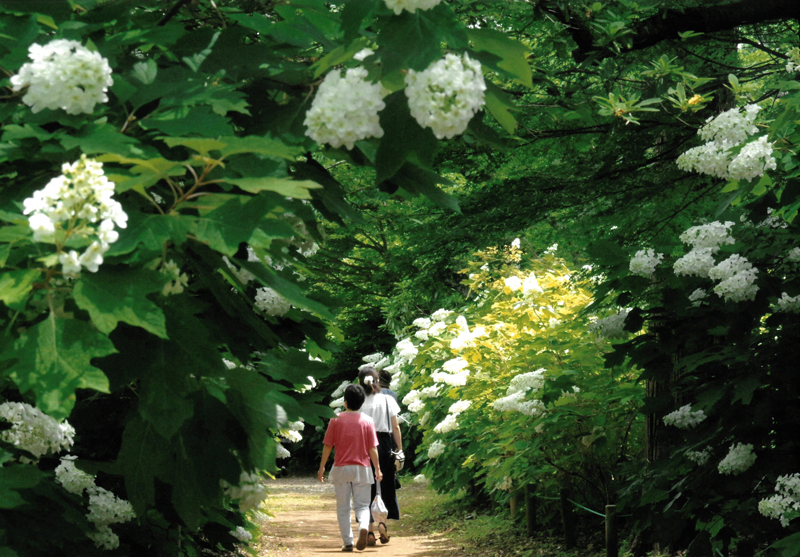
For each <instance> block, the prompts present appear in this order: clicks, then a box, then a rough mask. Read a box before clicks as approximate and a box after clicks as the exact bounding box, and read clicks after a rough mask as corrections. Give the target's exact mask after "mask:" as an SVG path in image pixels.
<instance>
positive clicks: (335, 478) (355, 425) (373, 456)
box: [317, 385, 383, 551]
mask: <svg viewBox="0 0 800 557" xmlns="http://www.w3.org/2000/svg"><path fill="white" fill-rule="evenodd" d="M365 398H366V393H365V392H364V389H363V388H362V387H360V386H359V385H348V386H347V388H346V389H345V391H344V408H345V409H344V411H343V412H341V413H340V414H339V416H338V417H336V418H333V419H332V420H331V421H330V423H328V429H327V431H326V432H325V439H324V440H323V441H322V442H323V448H322V461H321V462H320V465H319V471H318V472H317V479H318V480H319V481H320V482H323V483H324V478H323V477H324V475H325V464H326V463H327V462H328V458H329V457H330V455H331V451H332V450H333V449H334V448H335V449H336V453H335V455H334V459H333V468H332V469H331V473H330V475H329V476H328V479H329V480H330V481H331V482H332V483H333V486H334V489H335V492H336V518H337V519H338V521H339V530H340V532H341V534H342V542H343V545H342V551H353V528H352V526H351V525H350V499H351V498H352V500H353V510H355V513H356V521H358V528H359V533H358V542H356V545H355V547H356V549H358V550H359V551H361V550H363V549H364V548H365V547H366V546H367V542H368V534H369V529H370V519H371V518H372V517H371V516H370V510H369V504H370V501H371V500H372V497H371V496H370V492H371V489H370V488H371V487H372V485H373V484H374V482H375V480H376V479H377V481H381V479H382V478H383V474H382V473H381V462H380V459H379V458H378V450H377V447H378V437H377V435H376V433H375V424H374V423H373V421H372V418H370V417H369V416H368V415H367V414H363V413H361V412H359V409H360V408H361V406H362V404H364V400H365ZM370 460H371V461H372V466H373V468H374V470H375V472H374V475H373V468H370Z"/></svg>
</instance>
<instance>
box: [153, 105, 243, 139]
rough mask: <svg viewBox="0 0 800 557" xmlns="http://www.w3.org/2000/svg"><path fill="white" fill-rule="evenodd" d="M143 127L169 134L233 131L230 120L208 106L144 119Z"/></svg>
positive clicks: (202, 134) (206, 133)
mask: <svg viewBox="0 0 800 557" xmlns="http://www.w3.org/2000/svg"><path fill="white" fill-rule="evenodd" d="M140 125H141V126H142V128H144V129H146V130H157V131H159V132H161V133H166V134H169V135H182V136H186V135H200V136H205V135H215V136H219V135H225V134H229V133H231V132H233V128H232V127H231V124H230V122H228V119H227V118H225V116H221V115H219V114H217V113H215V112H212V111H211V109H210V108H209V107H207V106H198V107H193V108H190V109H188V110H186V109H181V110H180V111H178V112H177V113H175V112H172V113H168V114H162V115H160V116H159V117H156V118H146V119H144V120H142V122H141V124H140Z"/></svg>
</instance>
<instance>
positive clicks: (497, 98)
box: [484, 82, 517, 133]
mask: <svg viewBox="0 0 800 557" xmlns="http://www.w3.org/2000/svg"><path fill="white" fill-rule="evenodd" d="M484 98H485V100H486V109H487V110H488V111H489V112H490V113H491V114H492V116H494V119H495V120H497V123H498V124H500V125H501V126H502V127H503V129H504V130H506V131H507V132H508V133H514V131H515V130H516V129H517V121H516V119H515V118H514V116H513V115H512V114H511V111H512V110H517V108H516V107H515V106H514V104H513V103H512V102H511V100H510V99H509V97H508V95H506V94H505V93H504V92H503V91H502V89H500V88H499V87H498V86H497V85H495V84H494V83H491V82H487V83H486V96H485V97H484Z"/></svg>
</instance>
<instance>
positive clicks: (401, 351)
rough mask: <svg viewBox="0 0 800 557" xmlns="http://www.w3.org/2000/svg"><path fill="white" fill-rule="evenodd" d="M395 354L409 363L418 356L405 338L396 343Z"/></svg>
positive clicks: (415, 348)
mask: <svg viewBox="0 0 800 557" xmlns="http://www.w3.org/2000/svg"><path fill="white" fill-rule="evenodd" d="M396 348H397V353H398V356H400V358H402V359H404V360H406V361H408V362H410V361H411V360H413V359H414V358H416V357H417V354H419V350H418V349H417V347H416V346H414V344H413V343H412V342H411V339H410V338H405V339H403V340H401V341H400V342H398V343H397V347H396Z"/></svg>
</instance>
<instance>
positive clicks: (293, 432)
mask: <svg viewBox="0 0 800 557" xmlns="http://www.w3.org/2000/svg"><path fill="white" fill-rule="evenodd" d="M305 427H306V424H304V423H303V422H302V421H297V422H289V424H288V425H287V426H286V427H285V428H284V429H281V430H280V432H279V434H280V436H281V438H282V439H285V440H286V441H288V442H289V443H299V442H300V441H302V440H303V436H302V435H301V434H300V432H301V431H303V429H305Z"/></svg>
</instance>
